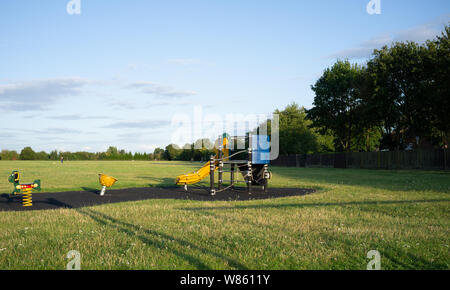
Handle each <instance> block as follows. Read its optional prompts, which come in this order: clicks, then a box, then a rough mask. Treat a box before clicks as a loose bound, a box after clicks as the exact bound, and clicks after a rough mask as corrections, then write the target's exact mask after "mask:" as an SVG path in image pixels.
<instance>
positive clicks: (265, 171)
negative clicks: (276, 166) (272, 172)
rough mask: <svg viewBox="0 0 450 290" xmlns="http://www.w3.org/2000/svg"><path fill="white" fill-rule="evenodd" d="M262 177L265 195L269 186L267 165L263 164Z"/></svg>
mask: <svg viewBox="0 0 450 290" xmlns="http://www.w3.org/2000/svg"><path fill="white" fill-rule="evenodd" d="M263 174H264V175H263V176H264V185H263V190H264V192H265V193H267V185H268V184H269V169H268V166H267V164H264V172H263Z"/></svg>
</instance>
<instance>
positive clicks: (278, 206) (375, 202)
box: [180, 199, 450, 211]
mask: <svg viewBox="0 0 450 290" xmlns="http://www.w3.org/2000/svg"><path fill="white" fill-rule="evenodd" d="M430 202H450V199H428V200H380V201H378V200H370V201H369V200H368V201H350V202H323V203H284V204H255V205H235V206H218V207H186V208H180V209H181V210H187V211H205V210H235V209H264V208H274V209H283V208H292V207H294V208H304V207H322V206H353V205H385V204H412V203H430Z"/></svg>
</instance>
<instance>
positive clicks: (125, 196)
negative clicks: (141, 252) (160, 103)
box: [0, 187, 315, 211]
mask: <svg viewBox="0 0 450 290" xmlns="http://www.w3.org/2000/svg"><path fill="white" fill-rule="evenodd" d="M313 192H315V190H314V189H302V188H269V189H268V192H267V193H264V192H263V191H262V190H261V189H257V188H254V189H253V190H252V194H248V193H247V192H246V190H245V188H237V189H235V190H226V191H223V192H219V193H217V194H216V195H215V196H211V195H210V194H209V192H208V191H207V190H206V189H203V188H193V187H191V188H189V189H188V191H185V190H184V189H183V188H182V187H166V188H163V187H143V188H128V189H110V190H107V191H106V193H105V195H104V196H100V195H99V190H96V189H87V190H86V191H69V192H54V193H39V192H35V193H33V206H30V207H24V206H22V195H16V196H14V195H11V194H6V193H5V194H1V195H0V211H18V210H42V209H58V208H80V207H85V206H92V205H99V204H105V203H117V202H124V201H137V200H145V199H184V200H199V201H224V200H225V201H233V200H254V199H269V198H279V197H287V196H298V195H305V194H311V193H313Z"/></svg>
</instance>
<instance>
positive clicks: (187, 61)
mask: <svg viewBox="0 0 450 290" xmlns="http://www.w3.org/2000/svg"><path fill="white" fill-rule="evenodd" d="M167 62H168V63H170V64H175V65H181V66H202V65H205V66H214V64H213V63H211V62H206V61H203V60H201V59H198V58H171V59H168V60H167Z"/></svg>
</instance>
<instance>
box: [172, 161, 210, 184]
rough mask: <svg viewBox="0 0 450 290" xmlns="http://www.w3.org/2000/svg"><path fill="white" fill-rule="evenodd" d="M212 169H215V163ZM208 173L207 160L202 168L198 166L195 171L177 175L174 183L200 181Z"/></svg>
mask: <svg viewBox="0 0 450 290" xmlns="http://www.w3.org/2000/svg"><path fill="white" fill-rule="evenodd" d="M214 170H217V165H215V168H214ZM209 173H210V169H209V162H206V163H205V165H203V167H202V168H200V169H199V170H197V171H195V172H192V173H188V174H182V175H180V176H177V179H176V181H175V183H176V184H177V185H184V184H195V183H197V182H200V181H201V180H202V179H203V178H205V177H206V176H208V175H209Z"/></svg>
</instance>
